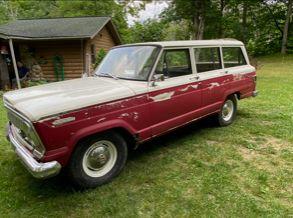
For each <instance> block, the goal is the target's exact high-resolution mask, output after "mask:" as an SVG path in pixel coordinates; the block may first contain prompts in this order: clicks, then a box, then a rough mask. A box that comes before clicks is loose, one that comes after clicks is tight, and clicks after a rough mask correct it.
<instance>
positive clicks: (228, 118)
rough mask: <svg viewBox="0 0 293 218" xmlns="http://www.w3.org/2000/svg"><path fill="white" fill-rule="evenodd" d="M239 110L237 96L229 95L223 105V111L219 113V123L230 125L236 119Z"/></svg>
mask: <svg viewBox="0 0 293 218" xmlns="http://www.w3.org/2000/svg"><path fill="white" fill-rule="evenodd" d="M236 112H237V99H236V97H235V96H234V95H233V96H230V97H228V98H227V99H226V100H225V102H224V104H223V105H222V108H221V111H220V112H219V114H218V123H219V125H220V126H228V125H230V124H231V123H233V121H234V120H235V117H236Z"/></svg>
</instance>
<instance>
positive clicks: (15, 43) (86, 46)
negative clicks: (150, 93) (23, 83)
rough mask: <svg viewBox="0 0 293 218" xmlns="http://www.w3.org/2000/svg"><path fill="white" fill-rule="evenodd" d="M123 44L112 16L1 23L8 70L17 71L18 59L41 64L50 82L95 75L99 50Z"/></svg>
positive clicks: (1, 47)
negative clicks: (94, 67)
mask: <svg viewBox="0 0 293 218" xmlns="http://www.w3.org/2000/svg"><path fill="white" fill-rule="evenodd" d="M119 44H121V39H120V36H119V34H118V32H117V29H116V28H115V26H114V24H113V22H112V20H111V18H110V17H74V18H48V19H47V18H46V19H26V20H16V21H14V22H11V23H8V24H4V25H1V26H0V51H1V55H0V58H2V59H3V61H2V63H3V62H5V61H6V62H7V65H8V67H7V68H8V71H9V72H10V73H11V71H13V73H14V72H16V71H17V68H18V67H17V62H18V61H20V62H22V63H23V64H24V65H25V66H26V67H28V69H29V70H31V68H32V66H33V65H36V64H37V65H38V66H39V68H40V69H41V71H42V76H43V78H45V79H46V80H48V81H58V80H63V79H73V78H79V77H81V76H82V74H84V73H86V74H91V73H92V71H93V65H94V63H95V61H96V55H97V54H98V52H99V51H100V50H101V49H103V50H104V51H106V52H107V51H108V50H109V49H110V48H111V47H113V46H116V45H119ZM13 57H14V58H13ZM13 59H14V61H13ZM9 61H10V62H9ZM0 69H2V68H0ZM60 70H62V71H63V72H61V73H62V74H63V77H62V76H61V77H60V75H59V73H60ZM1 73H2V72H1ZM16 74H18V73H15V76H16V79H17V78H18V75H16Z"/></svg>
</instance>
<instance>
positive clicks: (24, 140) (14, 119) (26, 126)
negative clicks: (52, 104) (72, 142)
mask: <svg viewBox="0 0 293 218" xmlns="http://www.w3.org/2000/svg"><path fill="white" fill-rule="evenodd" d="M6 108H7V116H8V119H9V121H10V123H11V124H12V125H11V127H12V129H13V132H14V137H15V138H16V140H18V141H19V142H20V143H21V144H23V145H24V146H25V147H27V148H28V149H29V150H30V151H31V152H32V153H33V154H34V155H35V156H36V158H38V159H40V158H41V157H42V156H43V155H44V153H45V148H44V146H43V144H42V142H41V140H40V138H39V136H38V135H37V133H36V131H35V129H34V126H33V124H32V123H31V122H30V121H29V120H28V119H27V118H26V117H24V116H23V115H21V114H20V113H18V112H17V111H15V110H13V109H12V108H10V107H9V106H6Z"/></svg>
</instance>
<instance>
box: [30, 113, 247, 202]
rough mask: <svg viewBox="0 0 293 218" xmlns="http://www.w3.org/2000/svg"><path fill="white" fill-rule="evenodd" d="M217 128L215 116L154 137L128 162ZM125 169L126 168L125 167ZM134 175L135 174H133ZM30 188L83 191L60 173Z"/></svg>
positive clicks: (39, 191) (42, 191)
mask: <svg viewBox="0 0 293 218" xmlns="http://www.w3.org/2000/svg"><path fill="white" fill-rule="evenodd" d="M239 116H240V117H246V116H249V114H248V113H245V112H241V113H240V114H239ZM214 128H219V126H218V125H217V122H215V116H209V117H207V118H204V119H201V120H199V121H196V122H192V123H190V124H188V125H186V126H184V127H181V128H178V129H176V130H173V131H170V132H168V133H166V134H164V135H162V136H159V137H156V138H154V139H152V140H150V141H148V142H145V143H143V144H141V145H140V146H139V147H138V148H137V149H136V150H133V151H130V153H129V157H128V159H129V161H131V162H135V161H136V160H139V159H141V158H142V157H145V156H148V155H150V154H152V153H154V152H156V151H157V150H159V149H162V148H163V147H168V146H172V145H173V144H174V143H175V144H177V143H176V142H179V141H180V140H184V139H185V138H187V137H189V136H195V137H202V134H201V133H202V132H203V131H205V130H207V129H214ZM126 167H127V166H126ZM134 174H135V173H134ZM30 183H31V184H30V185H29V186H30V187H33V189H32V191H33V192H34V195H36V196H38V195H40V194H41V195H42V196H46V197H50V196H52V195H54V196H56V194H57V195H71V194H74V193H76V192H83V191H84V190H82V189H79V188H77V187H75V186H74V185H73V184H72V183H71V182H70V181H69V179H68V178H67V177H66V173H65V172H64V171H62V172H61V173H60V174H59V175H58V176H56V177H53V178H49V179H46V180H43V181H40V180H38V179H33V178H32V179H31V180H30Z"/></svg>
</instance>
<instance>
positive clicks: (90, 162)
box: [82, 140, 117, 177]
mask: <svg viewBox="0 0 293 218" xmlns="http://www.w3.org/2000/svg"><path fill="white" fill-rule="evenodd" d="M116 160H117V149H116V147H115V146H114V144H113V143H112V142H110V141H107V140H102V141H98V142H96V143H94V144H93V145H91V146H90V147H89V148H88V150H87V151H86V153H85V155H84V157H83V163H82V165H83V169H84V171H85V173H86V174H88V175H89V176H91V177H100V176H103V175H105V174H107V173H108V172H109V171H110V170H111V169H112V168H113V166H114V165H115V162H116Z"/></svg>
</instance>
